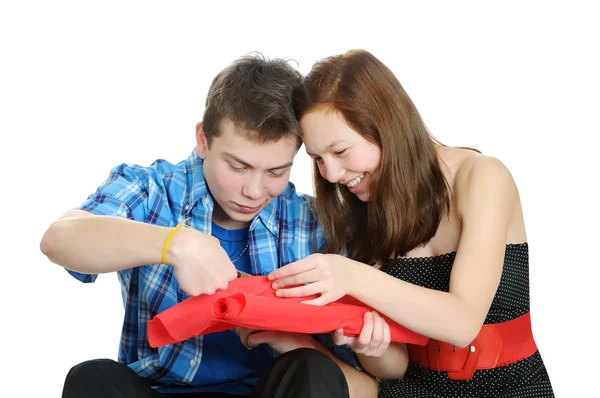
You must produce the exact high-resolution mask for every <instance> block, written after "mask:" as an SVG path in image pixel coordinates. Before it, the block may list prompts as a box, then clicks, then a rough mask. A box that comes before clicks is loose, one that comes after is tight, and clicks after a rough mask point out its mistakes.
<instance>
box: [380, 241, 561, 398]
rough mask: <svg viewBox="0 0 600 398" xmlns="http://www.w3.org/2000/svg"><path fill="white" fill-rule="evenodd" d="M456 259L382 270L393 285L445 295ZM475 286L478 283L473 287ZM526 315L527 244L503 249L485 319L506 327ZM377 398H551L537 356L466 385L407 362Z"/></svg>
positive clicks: (416, 260)
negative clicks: (399, 281)
mask: <svg viewBox="0 0 600 398" xmlns="http://www.w3.org/2000/svg"><path fill="white" fill-rule="evenodd" d="M455 255H456V253H454V252H453V253H448V254H443V255H440V256H433V257H402V258H398V259H396V260H394V261H392V262H391V263H388V264H385V265H383V266H382V267H381V271H382V272H385V273H387V274H389V275H392V276H394V277H396V278H398V279H402V280H404V281H406V282H410V283H413V284H415V285H419V286H423V287H427V288H430V289H435V290H440V291H446V292H447V291H448V290H449V288H450V271H451V270H452V265H453V263H454V257H455ZM473 282H474V283H476V282H477V281H473ZM527 312H529V255H528V245H527V243H521V244H509V245H507V247H506V254H505V258H504V268H503V271H502V277H501V280H500V285H499V286H498V290H497V292H496V295H495V297H494V300H493V302H492V305H491V307H490V311H489V312H488V315H487V317H486V319H485V322H484V323H486V324H489V323H498V322H505V321H508V320H511V319H515V318H518V317H520V316H521V315H524V314H526V313H527ZM379 397H381V398H401V397H420V398H425V397H427V398H434V397H436V398H437V397H440V398H441V397H448V398H453V397H510V398H521V397H522V398H525V397H527V398H529V397H531V398H533V397H536V398H544V397H554V394H553V392H552V386H551V384H550V379H549V377H548V374H547V372H546V369H545V367H544V363H543V361H542V358H541V356H540V353H539V351H538V352H536V353H535V354H533V355H532V356H530V357H528V358H525V359H523V360H521V361H519V362H517V363H513V364H510V365H507V366H503V367H499V368H495V369H489V370H477V371H476V372H475V375H474V376H473V379H471V380H451V379H449V378H448V376H447V375H446V373H445V372H436V371H432V370H429V369H426V368H423V367H421V366H419V365H418V364H416V363H413V362H410V363H409V365H408V369H407V371H406V374H405V376H404V378H403V379H402V380H389V381H386V380H384V381H381V382H380V392H379Z"/></svg>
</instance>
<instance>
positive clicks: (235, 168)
mask: <svg viewBox="0 0 600 398" xmlns="http://www.w3.org/2000/svg"><path fill="white" fill-rule="evenodd" d="M230 166H231V168H232V169H233V170H234V171H238V172H242V171H246V168H245V167H236V166H234V165H232V164H230Z"/></svg>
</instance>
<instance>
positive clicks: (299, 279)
mask: <svg viewBox="0 0 600 398" xmlns="http://www.w3.org/2000/svg"><path fill="white" fill-rule="evenodd" d="M319 279H320V278H319V274H318V272H316V270H315V269H314V268H313V269H311V270H308V271H305V272H301V273H299V274H295V275H290V276H284V277H283V278H279V279H277V280H276V281H275V282H273V285H272V286H273V289H281V288H284V287H287V286H298V285H304V284H306V283H312V282H317V281H318V280H319Z"/></svg>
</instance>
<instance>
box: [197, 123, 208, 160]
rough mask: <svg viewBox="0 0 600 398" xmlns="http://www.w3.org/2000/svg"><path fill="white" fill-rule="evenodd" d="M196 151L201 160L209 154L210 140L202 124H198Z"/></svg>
mask: <svg viewBox="0 0 600 398" xmlns="http://www.w3.org/2000/svg"><path fill="white" fill-rule="evenodd" d="M196 149H197V151H198V156H200V158H201V159H204V158H205V157H206V153H207V152H208V140H207V139H206V134H204V130H203V129H202V123H198V124H196Z"/></svg>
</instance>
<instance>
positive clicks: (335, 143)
mask: <svg viewBox="0 0 600 398" xmlns="http://www.w3.org/2000/svg"><path fill="white" fill-rule="evenodd" d="M344 141H345V140H335V141H333V142H332V143H331V144H329V145H328V146H327V148H325V150H326V151H327V150H329V149H331V148H333V147H334V146H336V145H337V144H339V143H341V142H344ZM306 153H307V155H308V156H311V157H315V156H317V155H315V154H314V153H310V152H308V151H306Z"/></svg>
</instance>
